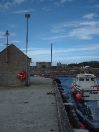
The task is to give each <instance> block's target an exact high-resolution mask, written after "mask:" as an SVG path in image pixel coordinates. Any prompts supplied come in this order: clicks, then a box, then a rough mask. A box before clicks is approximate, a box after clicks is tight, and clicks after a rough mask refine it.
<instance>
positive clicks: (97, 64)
mask: <svg viewBox="0 0 99 132" xmlns="http://www.w3.org/2000/svg"><path fill="white" fill-rule="evenodd" d="M73 66H77V67H83V66H90V67H93V68H99V61H89V62H81V63H78V64H76V63H72V64H68V67H73Z"/></svg>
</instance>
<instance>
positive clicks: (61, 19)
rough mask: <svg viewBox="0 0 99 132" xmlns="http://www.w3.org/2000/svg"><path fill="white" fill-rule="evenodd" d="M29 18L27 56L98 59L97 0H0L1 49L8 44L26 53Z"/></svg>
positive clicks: (35, 59)
mask: <svg viewBox="0 0 99 132" xmlns="http://www.w3.org/2000/svg"><path fill="white" fill-rule="evenodd" d="M26 12H30V13H31V17H30V18H29V43H28V56H29V57H31V58H32V61H33V62H38V61H50V44H51V43H52V44H53V64H55V63H56V62H61V63H67V64H69V63H79V62H82V61H94V60H97V61H99V0H0V49H1V50H2V49H3V48H5V47H6V46H5V44H6V37H5V36H4V34H5V31H6V30H9V32H10V36H9V43H14V44H15V45H16V46H17V47H18V48H20V49H21V50H22V51H23V52H25V47H26V46H25V45H26V18H25V16H24V14H25V13H26Z"/></svg>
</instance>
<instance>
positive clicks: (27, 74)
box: [25, 13, 30, 86]
mask: <svg viewBox="0 0 99 132" xmlns="http://www.w3.org/2000/svg"><path fill="white" fill-rule="evenodd" d="M25 18H26V22H27V26H26V29H27V31H26V86H29V69H28V66H29V65H28V57H27V49H28V19H29V18H30V13H26V14H25Z"/></svg>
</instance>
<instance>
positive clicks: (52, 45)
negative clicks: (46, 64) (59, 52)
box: [51, 43, 53, 67]
mask: <svg viewBox="0 0 99 132" xmlns="http://www.w3.org/2000/svg"><path fill="white" fill-rule="evenodd" d="M52 46H53V45H52V43H51V67H52V57H53V56H52Z"/></svg>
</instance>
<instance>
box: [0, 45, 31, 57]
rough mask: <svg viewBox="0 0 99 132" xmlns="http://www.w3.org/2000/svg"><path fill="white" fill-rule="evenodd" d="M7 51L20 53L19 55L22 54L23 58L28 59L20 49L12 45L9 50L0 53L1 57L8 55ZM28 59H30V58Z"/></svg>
mask: <svg viewBox="0 0 99 132" xmlns="http://www.w3.org/2000/svg"><path fill="white" fill-rule="evenodd" d="M7 50H8V51H13V52H15V51H18V53H20V54H22V55H23V56H25V57H26V55H25V54H24V53H23V52H22V51H21V50H20V49H19V48H17V47H16V46H15V45H14V44H10V45H9V46H8V47H7V48H5V49H4V50H2V51H1V52H0V56H2V55H4V54H6V53H7ZM27 57H28V56H27ZM28 58H29V57H28Z"/></svg>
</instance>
